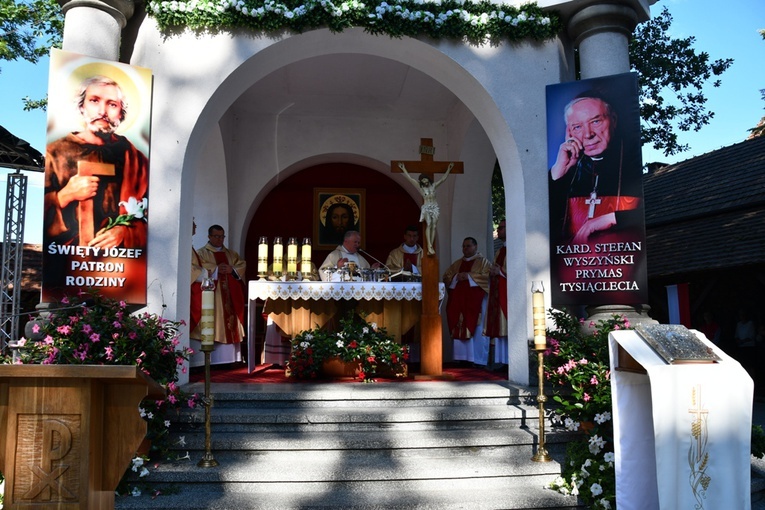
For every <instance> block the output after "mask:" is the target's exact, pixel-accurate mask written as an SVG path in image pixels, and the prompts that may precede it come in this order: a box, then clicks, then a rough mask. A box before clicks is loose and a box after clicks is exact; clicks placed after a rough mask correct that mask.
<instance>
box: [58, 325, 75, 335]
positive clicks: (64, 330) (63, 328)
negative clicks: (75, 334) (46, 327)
mask: <svg viewBox="0 0 765 510" xmlns="http://www.w3.org/2000/svg"><path fill="white" fill-rule="evenodd" d="M56 331H58V332H59V333H61V334H62V335H68V334H69V333H71V332H72V327H71V326H69V325H68V324H64V325H63V326H59V327H57V328H56Z"/></svg>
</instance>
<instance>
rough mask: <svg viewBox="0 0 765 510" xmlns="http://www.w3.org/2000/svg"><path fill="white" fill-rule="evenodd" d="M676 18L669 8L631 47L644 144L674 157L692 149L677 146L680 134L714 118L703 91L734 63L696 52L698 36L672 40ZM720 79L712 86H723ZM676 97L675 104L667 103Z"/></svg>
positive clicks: (639, 30) (638, 34)
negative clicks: (711, 58) (704, 87)
mask: <svg viewBox="0 0 765 510" xmlns="http://www.w3.org/2000/svg"><path fill="white" fill-rule="evenodd" d="M671 24H672V15H671V14H670V13H669V10H668V9H667V8H666V7H665V8H664V9H663V10H662V11H661V13H660V14H659V15H658V16H655V17H653V18H651V19H650V20H649V21H646V22H645V23H643V24H641V25H638V27H637V28H636V29H635V32H634V34H633V37H632V40H631V42H630V49H629V52H630V63H631V65H632V69H633V70H634V71H637V73H638V80H639V84H640V92H641V101H640V118H641V119H642V141H643V144H651V145H653V147H654V148H656V149H659V150H663V151H664V154H665V155H667V156H669V155H672V154H677V153H679V152H683V151H685V150H688V145H687V144H680V143H679V142H678V133H677V130H679V131H690V130H693V131H698V130H699V129H701V128H702V127H703V126H705V125H706V124H709V121H710V119H711V118H712V117H713V116H714V112H711V111H708V110H707V109H706V106H705V103H706V101H707V98H706V97H705V96H704V93H703V91H702V88H703V86H704V85H705V84H706V83H707V82H708V81H709V80H710V79H711V78H712V77H713V76H715V77H717V76H720V75H721V74H722V73H723V72H725V71H726V70H727V69H728V68H729V67H730V65H731V64H732V63H733V59H729V58H728V59H719V60H715V61H712V62H710V60H709V54H708V53H706V52H703V51H702V52H697V51H696V50H695V49H694V48H693V43H694V42H695V41H696V38H695V37H687V38H684V39H681V38H678V39H673V38H671V37H670V36H669V29H670V26H671ZM719 85H720V80H719V79H715V80H714V81H713V82H712V86H713V87H719ZM668 98H671V99H668Z"/></svg>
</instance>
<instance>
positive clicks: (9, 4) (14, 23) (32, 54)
mask: <svg viewBox="0 0 765 510" xmlns="http://www.w3.org/2000/svg"><path fill="white" fill-rule="evenodd" d="M63 31H64V16H63V14H62V13H61V7H60V6H59V5H58V3H56V0H31V1H21V2H17V1H15V0H0V62H1V61H4V60H7V61H13V60H26V61H28V62H31V63H32V64H36V63H37V62H38V61H39V60H40V57H43V56H45V55H47V54H48V52H49V51H50V48H51V47H60V46H61V39H62V34H63ZM0 72H2V68H1V67H0ZM24 102H25V109H26V110H29V109H32V108H41V107H42V108H44V107H45V104H46V100H44V99H42V100H32V99H29V98H28V97H27V98H24Z"/></svg>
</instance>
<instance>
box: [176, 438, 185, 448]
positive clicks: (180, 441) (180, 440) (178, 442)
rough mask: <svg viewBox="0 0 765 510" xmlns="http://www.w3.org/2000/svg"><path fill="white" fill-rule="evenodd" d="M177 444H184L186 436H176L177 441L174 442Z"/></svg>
mask: <svg viewBox="0 0 765 510" xmlns="http://www.w3.org/2000/svg"><path fill="white" fill-rule="evenodd" d="M175 444H177V445H178V446H186V436H181V437H179V438H178V441H177V442H176V443H175Z"/></svg>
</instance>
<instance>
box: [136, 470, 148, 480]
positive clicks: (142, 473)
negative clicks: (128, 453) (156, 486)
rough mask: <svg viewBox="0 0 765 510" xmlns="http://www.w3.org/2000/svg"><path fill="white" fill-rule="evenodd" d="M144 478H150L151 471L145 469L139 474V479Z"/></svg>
mask: <svg viewBox="0 0 765 510" xmlns="http://www.w3.org/2000/svg"><path fill="white" fill-rule="evenodd" d="M144 476H149V470H148V469H146V468H143V469H142V470H141V472H140V473H138V478H143V477H144Z"/></svg>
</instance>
